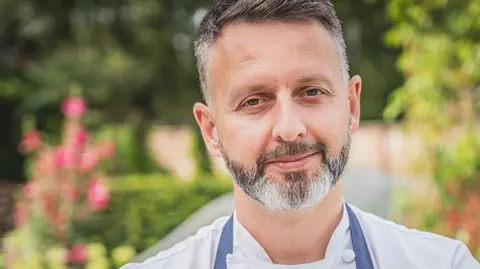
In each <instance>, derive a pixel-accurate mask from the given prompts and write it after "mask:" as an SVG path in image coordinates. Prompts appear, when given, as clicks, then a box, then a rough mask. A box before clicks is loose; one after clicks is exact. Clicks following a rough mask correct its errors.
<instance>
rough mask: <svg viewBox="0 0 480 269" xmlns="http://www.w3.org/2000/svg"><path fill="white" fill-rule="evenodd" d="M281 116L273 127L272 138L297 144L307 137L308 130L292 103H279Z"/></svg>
mask: <svg viewBox="0 0 480 269" xmlns="http://www.w3.org/2000/svg"><path fill="white" fill-rule="evenodd" d="M278 105H279V115H278V118H277V121H276V122H275V125H274V126H273V130H272V136H273V137H274V138H275V140H277V141H283V142H295V141H296V140H297V139H300V138H302V137H305V136H306V134H307V128H306V126H305V124H304V122H303V121H302V119H301V117H300V115H299V114H298V113H296V112H295V110H294V104H292V102H291V101H285V102H279V104H278Z"/></svg>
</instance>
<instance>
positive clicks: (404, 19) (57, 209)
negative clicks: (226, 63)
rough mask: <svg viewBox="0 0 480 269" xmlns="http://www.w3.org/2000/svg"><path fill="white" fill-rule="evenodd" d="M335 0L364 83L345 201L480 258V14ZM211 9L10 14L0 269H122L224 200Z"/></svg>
mask: <svg viewBox="0 0 480 269" xmlns="http://www.w3.org/2000/svg"><path fill="white" fill-rule="evenodd" d="M333 2H334V5H335V7H336V10H337V13H338V16H339V17H340V20H341V21H342V22H343V27H344V32H345V37H346V40H347V45H348V54H349V61H350V63H351V74H360V75H361V77H362V78H363V91H362V115H361V117H362V124H361V128H360V130H359V132H357V134H355V135H354V139H353V146H352V153H351V159H350V162H349V164H348V167H347V171H346V172H345V175H344V178H343V180H344V181H345V183H344V186H345V191H344V192H345V197H346V200H347V201H351V202H352V203H353V204H355V205H358V206H359V207H360V208H362V209H364V210H367V211H371V212H373V213H376V214H378V215H380V216H382V217H384V218H387V219H392V220H395V221H398V222H400V223H403V224H405V225H407V226H409V227H412V228H418V229H422V230H428V231H433V232H435V233H440V234H444V235H446V236H449V237H452V238H457V239H459V240H462V241H464V242H465V243H466V244H467V245H468V247H469V248H470V250H471V251H472V253H474V255H476V257H477V258H478V259H479V260H480V214H479V212H480V124H479V120H480V1H478V0H455V1H452V0H415V1H414V0H384V1H381V0H361V1H348V0H334V1H333ZM210 5H211V1H210V0H208V1H207V0H98V1H85V0H2V1H0V238H1V243H0V250H1V252H0V268H2V269H6V268H9V269H10V268H38V269H46V268H51V269H55V268H57V269H60V268H82V269H83V268H89V269H94V268H95V269H109V268H118V267H120V266H121V265H122V264H124V263H125V262H127V261H129V260H131V259H133V258H134V257H136V256H137V255H140V254H141V253H145V251H147V250H148V249H149V248H151V247H152V246H155V245H156V244H157V243H158V242H161V240H162V239H165V238H166V236H167V235H169V234H171V232H172V231H174V230H175V228H177V227H180V226H179V225H181V224H182V223H185V220H187V219H189V217H190V216H192V214H194V213H195V212H198V210H199V209H201V208H202V207H204V206H205V205H207V204H208V203H209V202H211V201H214V200H215V199H216V198H218V197H221V196H222V195H224V194H228V193H230V192H231V190H232V182H231V180H230V178H229V176H228V175H227V173H226V171H225V168H224V166H223V163H222V161H221V160H215V159H212V158H210V156H209V155H208V153H207V152H206V151H205V147H204V144H203V141H202V140H201V137H200V133H199V131H198V128H197V127H196V126H195V123H194V118H193V116H192V112H191V111H192V110H191V108H192V105H193V103H194V102H196V101H201V95H200V86H199V82H198V77H197V72H196V67H195V59H194V56H193V47H192V42H193V40H194V38H195V34H196V29H197V26H198V24H199V22H200V20H201V18H202V16H203V15H204V14H205V12H206V8H208V7H209V6H210ZM358 189H361V190H363V192H358V191H355V190H358ZM222 197H223V196H222ZM222 201H223V200H222ZM190 227H195V220H193V221H191V222H190ZM187 235H188V234H186V232H185V233H184V234H182V233H180V235H179V237H177V238H176V240H180V238H181V237H182V236H183V237H185V236H187ZM170 240H171V239H170ZM150 251H151V249H150ZM2 266H3V267H2Z"/></svg>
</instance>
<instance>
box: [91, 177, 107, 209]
mask: <svg viewBox="0 0 480 269" xmlns="http://www.w3.org/2000/svg"><path fill="white" fill-rule="evenodd" d="M109 200H110V193H109V192H108V188H107V186H106V185H105V184H104V182H103V180H102V179H99V178H97V179H94V180H92V181H91V182H90V183H89V184H88V202H89V204H90V206H91V207H92V208H93V209H94V210H103V209H105V208H106V207H107V205H108V202H109Z"/></svg>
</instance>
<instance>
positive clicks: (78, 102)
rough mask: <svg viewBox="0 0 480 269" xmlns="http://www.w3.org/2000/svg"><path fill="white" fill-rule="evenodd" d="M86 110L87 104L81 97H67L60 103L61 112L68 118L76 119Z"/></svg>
mask: <svg viewBox="0 0 480 269" xmlns="http://www.w3.org/2000/svg"><path fill="white" fill-rule="evenodd" d="M86 110H87V103H86V102H85V100H84V99H83V98H81V97H67V98H65V100H64V101H63V103H62V112H63V114H64V115H65V116H67V117H69V118H78V117H80V116H82V115H83V113H85V111H86Z"/></svg>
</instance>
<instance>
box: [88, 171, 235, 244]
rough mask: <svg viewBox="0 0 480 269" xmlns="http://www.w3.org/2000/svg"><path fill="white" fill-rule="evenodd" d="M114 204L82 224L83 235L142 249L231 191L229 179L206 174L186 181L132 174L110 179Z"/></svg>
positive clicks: (154, 175)
mask: <svg viewBox="0 0 480 269" xmlns="http://www.w3.org/2000/svg"><path fill="white" fill-rule="evenodd" d="M110 183H111V188H112V190H111V191H112V200H111V201H110V207H109V208H108V209H107V210H106V211H105V212H103V213H102V214H101V215H100V216H99V218H98V219H96V220H94V221H93V222H91V223H89V225H88V226H85V227H81V228H80V230H81V234H82V235H83V236H86V238H88V239H89V240H91V241H93V242H103V243H104V245H105V246H106V247H107V249H113V248H114V247H116V246H119V245H124V244H125V245H131V246H133V247H134V248H135V250H136V251H137V252H141V251H143V250H145V249H147V248H148V247H150V246H151V245H153V244H155V243H156V242H158V241H159V240H160V239H161V238H162V237H163V236H165V235H166V234H167V233H168V232H170V231H171V230H173V229H174V228H175V227H176V226H177V225H179V224H180V223H182V222H183V221H184V220H185V219H186V218H187V217H188V216H189V215H191V214H192V213H193V212H194V211H196V210H197V209H199V208H200V207H202V206H203V205H205V204H206V203H208V202H209V201H211V200H212V199H214V198H216V197H218V196H220V195H222V194H224V193H227V192H229V191H231V190H232V189H231V188H232V184H231V181H230V180H228V179H216V178H213V177H212V176H206V177H202V176H199V177H198V178H197V179H195V180H193V181H189V182H182V181H179V180H177V179H174V178H171V177H166V176H164V175H156V174H152V175H129V176H126V177H119V178H115V179H113V180H111V181H110Z"/></svg>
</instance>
